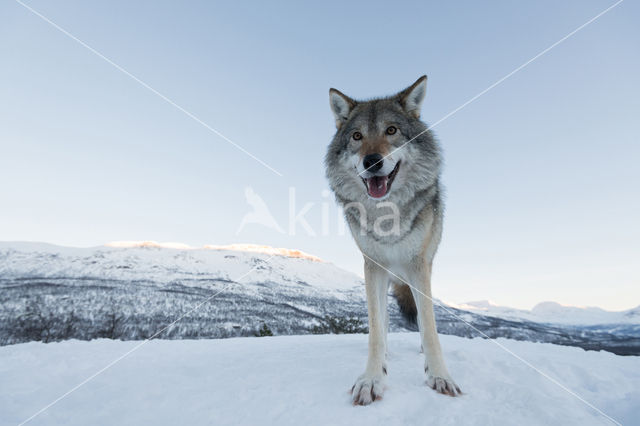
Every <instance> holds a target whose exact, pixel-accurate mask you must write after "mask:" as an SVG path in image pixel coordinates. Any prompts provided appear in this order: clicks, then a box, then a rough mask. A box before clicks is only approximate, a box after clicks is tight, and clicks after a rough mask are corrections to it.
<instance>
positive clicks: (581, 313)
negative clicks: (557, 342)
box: [449, 300, 640, 326]
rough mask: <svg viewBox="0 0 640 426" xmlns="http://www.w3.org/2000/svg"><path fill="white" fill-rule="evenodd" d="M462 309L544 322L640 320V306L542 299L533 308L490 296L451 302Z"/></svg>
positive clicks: (624, 322) (604, 322) (613, 322)
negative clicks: (573, 303) (601, 305)
mask: <svg viewBox="0 0 640 426" xmlns="http://www.w3.org/2000/svg"><path fill="white" fill-rule="evenodd" d="M449 305H450V306H452V307H456V308H458V309H464V310H467V311H470V312H474V313H478V314H482V315H488V316H494V317H498V318H505V319H513V320H527V321H535V322H540V323H550V324H565V325H583V326H587V325H602V324H640V306H637V307H636V308H633V309H628V310H625V311H617V312H616V311H606V310H604V309H601V308H598V307H591V306H590V307H578V306H567V305H561V304H560V303H557V302H540V303H538V304H537V305H536V306H534V307H533V309H531V310H530V311H529V310H525V309H516V308H510V307H506V306H499V305H496V304H494V303H492V302H490V301H488V300H480V301H475V302H467V303H463V304H459V305H455V304H449Z"/></svg>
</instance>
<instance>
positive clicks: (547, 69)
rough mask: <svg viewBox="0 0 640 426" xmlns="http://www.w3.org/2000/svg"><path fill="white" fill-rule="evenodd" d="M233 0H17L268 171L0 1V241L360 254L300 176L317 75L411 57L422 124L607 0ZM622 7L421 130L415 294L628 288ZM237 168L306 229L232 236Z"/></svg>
mask: <svg viewBox="0 0 640 426" xmlns="http://www.w3.org/2000/svg"><path fill="white" fill-rule="evenodd" d="M236 3H237V4H211V3H209V2H189V3H179V2H175V3H157V2H151V1H148V2H127V1H120V0H118V1H108V2H90V3H87V2H81V1H75V0H74V1H65V2H46V1H42V0H38V1H27V2H26V4H28V5H29V6H31V7H33V8H34V9H35V10H37V11H38V12H39V13H41V14H42V15H44V16H46V17H47V18H48V19H50V20H51V21H53V22H55V23H56V24H57V25H59V26H61V27H62V28H64V29H65V30H67V31H68V32H70V33H71V34H73V35H74V36H75V37H77V38H78V39H80V40H82V41H83V42H84V43H86V44H88V45H89V46H91V47H92V48H93V49H95V50H96V51H98V52H100V53H101V54H102V55H104V56H106V57H107V58H109V59H110V60H112V61H113V62H114V63H116V64H118V65H119V66H120V67H122V68H123V69H125V70H127V71H128V72H130V73H131V74H133V75H135V76H136V77H137V78H138V79H140V80H141V81H143V82H144V83H146V84H147V85H149V86H151V87H152V88H154V89H155V90H156V91H158V92H159V93H161V94H162V95H164V96H166V97H167V98H170V99H171V100H172V101H173V102H175V103H176V104H177V105H179V106H180V107H182V108H184V109H185V110H187V111H189V112H190V113H191V114H193V115H194V116H196V117H198V118H199V119H200V120H202V122H204V123H206V124H207V125H209V126H210V127H211V128H214V129H216V130H217V131H219V132H221V133H222V134H224V135H225V136H226V137H228V138H229V139H231V140H233V141H234V142H235V143H237V144H238V145H240V146H242V147H243V148H244V149H245V150H246V151H248V152H250V153H251V154H252V155H253V156H255V157H257V158H259V159H260V160H262V161H264V162H265V163H267V164H268V165H269V166H270V167H272V168H273V169H275V170H277V171H278V172H280V173H281V174H282V176H278V175H277V174H275V173H274V172H273V171H271V170H269V169H268V168H266V167H264V166H263V165H262V164H260V163H259V162H257V161H256V160H255V159H254V158H252V157H251V156H249V155H247V154H246V153H244V152H242V151H241V150H239V149H238V148H236V147H234V146H233V145H232V144H230V143H229V142H227V141H225V140H224V139H222V138H221V137H220V136H218V135H216V134H215V133H214V132H212V131H211V130H209V129H207V128H206V127H204V126H203V125H202V124H201V123H198V122H197V121H196V120H194V119H193V118H191V117H189V116H188V115H186V114H185V113H184V112H183V111H181V110H179V109H178V108H176V107H175V106H173V105H171V104H170V103H168V102H167V101H166V100H163V99H162V98H161V97H159V96H158V95H157V94H156V93H153V92H151V91H150V90H149V89H148V88H145V87H144V86H143V85H141V84H140V83H139V82H137V81H135V80H134V79H132V78H131V77H130V76H128V75H126V74H125V73H123V72H122V71H120V70H118V69H117V68H115V67H114V66H113V65H112V64H109V63H108V62H107V61H105V60H104V59H102V58H100V57H98V56H97V55H96V54H94V53H92V52H91V51H89V50H88V49H87V48H85V47H83V46H82V45H80V44H79V43H78V42H76V41H74V40H72V39H71V38H70V37H68V36H67V35H65V34H63V33H61V32H60V31H59V30H57V29H55V28H54V27H53V26H52V25H50V24H49V23H47V22H45V21H44V20H43V19H41V18H40V17H38V16H36V15H34V14H33V13H32V12H30V11H28V10H27V9H26V8H25V7H23V6H22V5H20V4H19V3H17V2H15V1H10V0H7V1H4V2H2V3H0V54H1V58H2V60H1V64H2V66H0V240H4V241H11V240H27V241H44V242H50V243H55V244H62V245H71V246H94V245H100V244H103V243H105V242H108V241H114V240H156V241H175V242H183V243H186V244H189V245H192V246H201V245H204V244H230V243H237V242H240V243H257V244H267V245H272V246H276V247H288V248H297V249H300V250H303V251H305V252H308V253H312V254H314V255H317V256H320V257H321V258H323V259H325V260H327V261H330V262H333V263H335V264H336V265H338V266H341V267H344V268H346V269H348V270H351V271H354V272H356V273H358V274H361V268H362V258H361V255H360V253H359V252H358V250H357V248H356V246H355V244H354V243H353V242H352V239H351V237H350V236H349V235H348V234H344V235H340V234H339V232H338V227H337V222H338V219H337V218H338V211H337V208H336V206H335V204H334V202H333V200H332V198H331V197H326V196H323V191H325V190H326V189H327V188H328V186H327V182H326V180H325V177H324V166H323V158H324V154H325V151H326V147H327V145H328V143H329V141H330V140H331V137H332V135H333V133H334V123H333V119H332V116H331V112H330V109H329V100H328V89H329V88H330V87H335V88H338V89H339V90H341V91H343V92H344V93H346V94H348V95H350V96H352V97H355V98H370V97H373V96H381V95H388V94H391V93H393V92H395V91H398V90H400V89H403V88H404V87H406V86H408V85H409V84H411V83H412V82H413V81H415V79H416V78H418V77H419V76H420V75H422V74H427V75H428V76H429V80H428V88H427V97H426V100H425V102H424V107H423V114H422V117H423V119H424V120H425V121H426V122H427V123H433V122H436V121H438V120H440V119H441V118H442V117H444V116H445V115H447V114H448V113H449V112H451V111H452V110H454V109H456V108H457V107H459V106H460V105H462V104H463V103H465V102H466V101H467V100H469V99H470V98H472V97H473V96H475V95H476V94H478V93H479V92H481V91H483V90H484V89H486V88H487V87H489V86H490V85H492V84H493V83H494V82H496V81H497V80H499V79H500V78H502V77H503V76H505V75H506V74H508V73H509V72H511V71H513V70H514V69H515V68H517V67H518V66H520V65H521V64H523V63H524V62H526V61H527V60H529V59H530V58H532V57H534V56H535V55H536V54H538V53H539V52H541V51H542V50H544V49H545V48H547V47H548V46H550V45H552V44H553V43H555V42H556V41H558V40H559V39H561V38H562V37H564V36H566V35H567V34H568V33H570V32H571V31H573V30H574V29H576V28H577V27H579V26H580V25H582V24H584V23H585V22H587V21H588V20H589V19H591V18H592V17H594V16H595V15H597V14H598V13H599V12H601V11H602V10H604V9H606V8H607V7H609V6H610V5H612V4H614V2H613V1H570V2H555V1H540V2H492V3H485V2H482V3H480V2H473V1H469V2H448V3H444V2H437V3H436V2H415V3H411V2H402V3H397V2H396V3H394V4H391V3H372V2H363V3H359V4H358V3H348V2H314V3H308V4H304V5H302V4H298V3H278V4H274V3H271V2H269V3H267V2H256V3H255V4H252V5H249V4H240V3H238V2H236ZM443 3H444V4H443ZM639 16H640V6H639V5H638V4H637V3H636V2H631V1H625V2H623V3H621V4H620V5H619V6H617V7H616V8H614V9H613V10H611V11H610V12H609V13H607V14H605V15H604V16H602V17H601V18H599V19H598V20H596V21H595V22H593V23H592V24H590V25H589V26H587V27H585V28H584V29H582V30H581V31H579V32H578V33H576V34H575V35H574V36H573V37H571V38H569V39H567V40H566V41H565V42H563V43H562V44H560V45H558V46H557V47H555V48H554V49H552V50H551V51H549V52H548V53H546V54H545V55H543V56H542V57H540V58H539V59H537V60H536V61H534V62H533V63H531V64H530V65H528V66H527V67H526V68H524V69H522V70H521V71H520V72H518V73H516V74H515V75H513V76H512V77H510V78H509V79H507V80H506V81H504V82H503V83H501V84H499V85H498V86H496V87H495V88H493V89H492V90H490V91H489V92H487V93H486V94H484V95H483V96H482V97H480V98H479V99H477V100H476V101H475V102H473V103H472V104H470V105H468V106H467V107H466V108H464V109H463V110H461V111H459V112H457V113H456V114H454V115H452V116H451V117H449V118H448V119H447V120H445V121H443V122H442V123H440V124H438V126H437V127H436V128H435V129H434V131H435V134H436V135H437V137H438V138H439V140H440V142H441V145H442V147H443V150H444V155H445V170H444V175H443V181H444V185H445V186H446V188H447V190H446V194H447V202H446V206H447V207H446V218H445V231H444V235H443V242H442V245H441V248H440V251H439V253H438V255H437V257H436V264H435V276H434V282H433V289H434V294H435V296H437V297H440V298H441V299H444V300H446V301H449V302H456V303H460V302H466V301H473V300H480V299H490V300H492V301H493V302H495V303H498V304H503V305H510V306H515V307H521V308H531V307H532V306H533V305H535V304H536V303H538V302H541V301H545V300H554V301H557V302H560V303H564V304H570V305H579V306H587V305H589V306H600V307H603V308H606V309H612V310H619V309H626V308H631V307H634V306H637V305H639V304H640V285H639V284H640V262H639V261H638V256H639V255H640V227H639V226H638V224H637V220H638V218H639V217H640V200H639V197H638V196H639V192H640V191H639V189H640V188H639V186H640V167H639V166H638V163H639V162H640V155H639V154H640V144H639V141H638V136H637V134H638V133H637V132H638V131H637V123H638V117H639V116H640V86H639V85H638V75H640V27H639V26H638V17H639ZM247 187H250V188H252V191H253V192H254V193H255V194H257V195H258V196H259V197H261V198H262V199H263V200H264V201H265V203H266V204H267V206H268V208H269V210H270V211H271V212H272V213H273V215H274V218H275V219H276V221H277V222H278V224H279V226H280V227H281V228H282V229H283V230H284V231H288V222H289V192H290V188H291V187H294V188H295V196H296V204H297V206H296V210H297V212H299V211H300V209H301V208H302V206H303V205H304V204H306V203H314V204H313V205H312V206H311V207H310V209H309V211H308V213H307V214H306V216H305V217H306V220H307V222H309V224H310V225H311V226H312V228H314V229H315V231H316V233H317V235H316V236H310V235H308V234H307V232H306V231H305V229H304V228H302V227H301V226H297V228H296V232H295V235H289V234H288V232H285V233H279V232H278V231H277V230H274V229H268V228H266V227H263V226H261V225H257V224H247V225H245V226H244V228H243V229H242V232H241V233H240V234H237V233H236V231H237V230H238V228H239V226H240V222H241V219H242V217H243V216H244V215H245V214H246V213H248V212H249V211H250V210H251V209H250V207H249V205H248V204H247V202H246V200H245V189H246V188H247ZM323 209H328V212H329V222H328V223H329V230H328V231H329V232H328V235H323V229H322V215H323Z"/></svg>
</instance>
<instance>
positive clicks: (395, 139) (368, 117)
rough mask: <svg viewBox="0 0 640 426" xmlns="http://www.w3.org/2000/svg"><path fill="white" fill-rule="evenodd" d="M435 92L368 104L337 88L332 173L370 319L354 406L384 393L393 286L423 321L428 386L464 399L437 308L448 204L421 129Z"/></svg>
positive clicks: (408, 311)
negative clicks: (435, 289) (434, 279)
mask: <svg viewBox="0 0 640 426" xmlns="http://www.w3.org/2000/svg"><path fill="white" fill-rule="evenodd" d="M426 86H427V77H426V76H422V77H420V78H419V79H418V80H417V81H416V82H415V83H413V84H412V85H411V86H409V87H408V88H406V89H405V90H403V91H401V92H399V93H397V94H395V95H393V96H389V97H385V98H377V99H373V100H369V101H356V100H354V99H352V98H350V97H348V96H347V95H345V94H343V93H341V92H340V91H338V90H336V89H330V90H329V99H330V105H331V110H332V112H333V115H334V117H335V122H336V128H337V130H336V134H335V136H334V138H333V140H332V142H331V144H330V145H329V148H328V151H327V154H326V158H325V164H326V174H327V178H328V180H329V186H330V187H331V189H332V190H333V192H334V193H335V196H336V200H337V202H338V203H339V204H340V205H341V206H342V208H343V210H344V214H345V218H346V221H347V223H348V225H349V228H350V230H351V233H352V235H353V237H354V239H355V242H356V244H357V245H358V247H359V248H360V251H361V252H362V254H363V257H364V276H365V287H366V295H367V307H368V314H369V354H368V360H367V364H366V367H365V370H364V373H363V374H362V375H360V377H358V378H357V380H356V382H355V384H354V385H353V388H352V390H351V395H352V399H353V403H354V404H360V405H367V404H370V403H371V402H373V401H375V400H377V399H380V398H382V395H383V391H384V379H385V376H386V374H387V364H386V352H387V342H386V340H387V339H386V337H387V331H388V323H389V315H388V312H387V293H388V289H389V286H390V285H391V286H392V287H393V292H394V295H395V296H396V299H397V301H398V303H399V305H400V309H401V311H402V312H403V313H404V314H405V315H406V316H407V317H409V318H414V319H415V321H416V322H417V323H418V328H419V330H420V338H421V341H422V348H423V350H424V356H425V362H424V371H425V374H426V382H427V385H428V386H430V387H431V388H433V389H435V390H436V391H437V392H440V393H442V394H446V395H451V396H457V395H460V393H461V392H460V388H459V387H458V386H457V385H456V384H455V382H454V381H453V379H452V378H451V376H450V375H449V372H448V371H447V367H446V366H445V363H444V359H443V356H442V349H441V348H440V341H439V339H438V334H437V331H436V322H435V316H434V311H433V302H432V300H431V270H432V265H433V258H434V256H435V254H436V250H437V248H438V245H439V243H440V238H441V234H442V222H443V209H444V206H443V200H442V188H441V185H440V174H441V164H442V160H441V154H440V148H439V146H438V143H437V141H436V139H435V138H434V136H433V135H432V133H431V132H430V131H428V130H427V126H426V125H425V123H423V122H422V121H420V110H421V106H422V101H423V100H424V97H425V93H426ZM417 135H419V136H418V137H417V138H415V140H412V141H411V142H409V143H408V144H406V143H407V142H408V141H410V140H411V139H412V138H414V137H416V136H417ZM405 144H406V146H405ZM400 147H402V148H401V149H398V148H400ZM394 212H395V216H394V214H392V213H394ZM384 223H387V225H386V226H385V225H384ZM406 283H409V284H410V285H407V284H406Z"/></svg>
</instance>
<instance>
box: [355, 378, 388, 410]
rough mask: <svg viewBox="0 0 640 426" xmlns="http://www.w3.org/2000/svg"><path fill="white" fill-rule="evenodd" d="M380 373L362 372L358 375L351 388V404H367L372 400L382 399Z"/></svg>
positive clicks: (382, 389) (382, 384) (382, 390)
mask: <svg viewBox="0 0 640 426" xmlns="http://www.w3.org/2000/svg"><path fill="white" fill-rule="evenodd" d="M383 380H384V379H383V376H382V375H374V376H370V375H368V374H363V375H362V376H360V377H358V380H356V383H355V384H354V385H353V387H352V388H351V400H352V401H353V405H369V404H371V403H372V402H373V401H375V400H378V399H382V394H383V392H384V383H383Z"/></svg>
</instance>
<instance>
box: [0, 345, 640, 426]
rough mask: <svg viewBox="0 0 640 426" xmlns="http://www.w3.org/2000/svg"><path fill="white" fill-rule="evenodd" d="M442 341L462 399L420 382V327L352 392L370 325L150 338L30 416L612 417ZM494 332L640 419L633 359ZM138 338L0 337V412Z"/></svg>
mask: <svg viewBox="0 0 640 426" xmlns="http://www.w3.org/2000/svg"><path fill="white" fill-rule="evenodd" d="M441 340H442V345H443V348H444V353H445V359H446V361H447V363H448V366H449V370H450V372H451V374H452V376H453V377H454V379H455V380H456V382H457V383H458V384H459V385H460V387H461V388H462V390H463V391H464V392H465V394H464V395H463V396H461V397H459V398H451V397H448V396H443V395H439V394H436V393H435V392H434V391H432V390H431V389H428V388H427V387H426V386H425V384H424V377H423V373H422V355H421V354H420V353H419V344H418V336H417V334H416V333H392V334H390V335H389V346H390V354H389V360H388V370H389V376H388V380H387V389H386V392H385V395H384V398H383V399H382V400H381V401H377V402H376V403H374V404H373V405H371V406H367V407H354V406H352V405H351V404H350V397H349V394H348V390H349V389H350V387H351V385H352V383H353V381H354V380H355V379H356V377H357V376H358V375H359V373H361V370H362V369H363V368H364V365H365V361H366V354H367V343H366V342H367V336H366V335H322V336H282V337H264V338H233V339H223V340H181V341H166V340H154V341H150V342H148V343H147V344H145V345H143V346H141V347H140V349H138V350H136V351H134V352H133V353H132V354H131V355H130V356H128V357H126V358H124V359H123V360H122V361H120V362H118V363H116V364H115V365H114V366H113V367H111V368H109V369H107V370H106V371H105V372H104V373H103V374H100V375H98V376H97V377H95V379H93V380H90V381H89V382H87V383H86V384H85V385H84V386H82V387H80V388H79V389H78V390H76V391H75V392H73V393H71V394H70V395H69V396H67V397H66V398H64V399H62V400H61V401H60V402H58V403H57V404H55V405H53V406H52V407H50V408H49V409H48V410H46V411H44V412H43V413H42V414H40V415H39V416H38V417H36V418H35V419H33V420H32V421H31V422H30V424H34V425H37V424H67V425H87V424H91V425H101V424H131V425H134V424H154V425H170V424H194V425H200V424H216V425H226V424H279V425H300V424H304V425H315V424H331V425H352V424H367V425H377V424H385V425H414V424H416V425H422V424H435V425H465V424H474V425H475V424H477V425H502V424H509V425H514V424H515V425H525V424H526V425H530V424H534V425H537V424H539V425H546V424H565V425H581V426H585V425H603V424H611V422H610V421H609V420H608V419H607V418H606V417H604V416H603V415H601V414H599V413H598V412H597V411H595V410H594V409H593V408H590V407H589V406H587V405H586V404H584V403H583V402H581V401H580V400H578V399H577V398H576V397H574V396H572V395H571V394H569V393H568V392H566V391H565V390H563V389H561V388H560V387H559V386H558V385H556V384H554V383H552V382H551V381H550V380H548V379H547V378H545V377H543V376H542V375H540V374H539V373H538V372H536V371H534V370H533V369H531V368H530V367H528V366H527V365H525V364H524V363H522V362H521V361H519V360H518V359H516V358H515V357H513V356H512V355H510V354H508V353H507V352H506V351H504V350H503V349H501V348H500V347H498V346H497V345H496V344H495V343H494V342H492V341H488V340H482V339H465V338H460V337H454V336H441ZM498 342H499V343H500V344H502V345H504V346H505V347H506V348H508V349H509V350H511V351H513V352H514V353H516V354H518V355H519V356H521V357H522V358H524V359H525V360H527V361H528V362H529V363H531V364H532V365H534V366H535V367H536V368H538V369H540V370H541V371H543V372H544V373H546V374H548V375H550V376H551V377H553V378H555V379H556V380H557V381H558V382H560V383H562V384H563V385H564V386H566V387H567V388H569V389H570V390H571V391H573V392H575V393H577V394H578V395H580V396H581V397H582V398H584V399H585V400H586V401H588V402H589V403H591V404H593V405H594V406H595V407H597V408H599V409H600V410H602V411H603V412H604V413H606V414H607V415H609V416H611V417H612V418H614V419H615V420H616V421H618V422H621V423H623V424H633V423H634V422H637V419H638V417H639V416H640V357H633V356H627V357H622V356H616V355H613V354H611V353H607V352H594V351H589V352H585V351H583V350H582V349H579V348H573V347H562V346H556V345H550V344H542V343H530V342H517V341H512V340H506V339H498ZM139 344H140V342H121V341H111V340H94V341H91V342H84V341H65V342H60V343H50V344H43V343H36V342H31V343H25V344H19V345H11V346H5V347H0V383H2V386H0V424H18V423H20V422H21V421H24V420H26V419H27V418H28V417H30V416H31V415H32V414H34V413H35V412H37V411H38V410H40V409H41V408H43V407H44V406H46V405H47V404H49V403H50V402H52V401H53V400H55V399H56V398H58V397H59V396H61V395H62V394H64V393H65V392H67V391H68V390H69V389H71V388H72V387H74V386H75V385H77V384H78V383H80V382H82V381H83V380H84V379H86V378H87V377H89V376H90V375H92V374H93V373H95V372H96V371H98V370H100V369H101V368H103V367H104V366H106V365H107V364H109V363H110V362H111V361H113V360H115V359H116V358H118V357H119V356H121V355H122V354H124V353H126V352H127V351H129V350H131V349H132V348H134V347H135V346H136V345H139ZM636 424H637V423H636Z"/></svg>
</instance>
